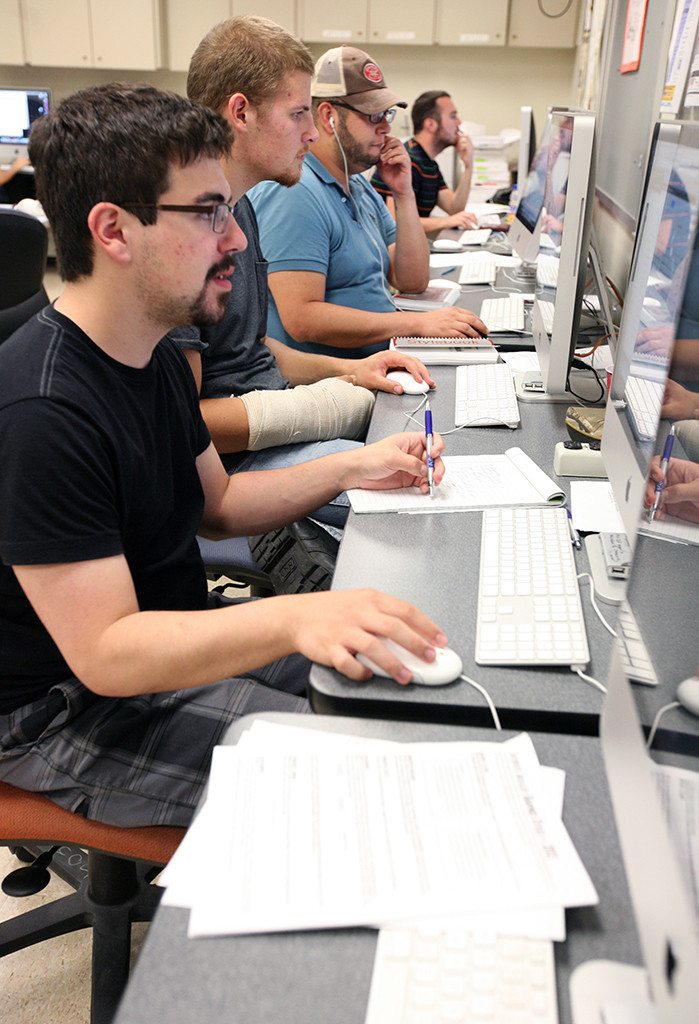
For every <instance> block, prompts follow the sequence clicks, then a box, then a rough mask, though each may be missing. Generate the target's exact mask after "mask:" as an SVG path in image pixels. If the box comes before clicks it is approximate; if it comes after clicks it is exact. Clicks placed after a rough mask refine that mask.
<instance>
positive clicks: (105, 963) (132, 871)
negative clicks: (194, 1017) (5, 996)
mask: <svg viewBox="0 0 699 1024" xmlns="http://www.w3.org/2000/svg"><path fill="white" fill-rule="evenodd" d="M77 852H80V853H81V854H82V851H77V850H76V853H77ZM82 856H84V854H82ZM152 870H153V868H152V866H151V865H144V864H139V863H137V862H136V861H134V860H128V859H126V858H123V857H116V856H114V855H112V854H108V853H103V852H101V851H97V850H90V851H89V853H88V855H87V876H86V877H84V878H83V880H82V882H80V883H79V888H78V889H77V890H76V892H74V893H71V894H69V895H68V896H64V897H63V898H61V899H58V900H54V901H53V902H51V903H47V904H46V905H44V906H41V907H37V908H36V909H35V910H30V911H28V912H26V913H24V914H20V915H18V916H17V917H14V918H12V919H11V920H10V921H5V922H3V923H2V924H0V956H6V955H7V954H9V953H15V952H16V951H17V950H19V949H25V948H26V947H27V946H31V945H34V944H35V943H37V942H43V941H45V940H46V939H51V938H55V937H56V936H58V935H66V934H68V933H69V932H73V931H78V930H79V929H81V928H89V927H91V928H92V1000H91V1012H90V1024H110V1022H111V1021H112V1019H113V1018H114V1015H115V1014H116V1010H117V1007H118V1005H119V1000H120V999H121V996H122V993H123V991H124V987H125V985H126V981H127V979H128V976H129V966H130V959H131V925H132V923H133V922H135V921H150V920H151V919H152V917H153V914H154V913H155V910H156V908H157V906H158V903H159V902H160V897H161V895H162V889H161V888H160V887H159V886H156V885H150V884H149V882H148V877H149V876H150V875H151V874H152ZM61 874H63V873H62V872H61ZM68 880H69V881H71V884H74V883H73V880H72V879H68Z"/></svg>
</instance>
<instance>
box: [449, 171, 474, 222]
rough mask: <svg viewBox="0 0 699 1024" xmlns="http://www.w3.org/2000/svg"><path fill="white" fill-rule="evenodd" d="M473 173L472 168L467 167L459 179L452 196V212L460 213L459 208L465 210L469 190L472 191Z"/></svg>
mask: <svg viewBox="0 0 699 1024" xmlns="http://www.w3.org/2000/svg"><path fill="white" fill-rule="evenodd" d="M471 174H472V168H471V167H467V168H465V170H464V173H463V174H462V175H461V180H460V181H459V184H458V185H457V187H456V191H455V192H454V195H453V197H452V201H451V210H450V213H458V212H459V210H463V208H464V207H465V206H466V203H467V201H468V196H469V192H470V191H471Z"/></svg>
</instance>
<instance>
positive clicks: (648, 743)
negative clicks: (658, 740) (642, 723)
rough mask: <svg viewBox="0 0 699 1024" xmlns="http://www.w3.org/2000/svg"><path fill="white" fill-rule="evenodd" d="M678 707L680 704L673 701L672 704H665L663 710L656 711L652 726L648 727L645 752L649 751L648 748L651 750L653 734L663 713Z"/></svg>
mask: <svg viewBox="0 0 699 1024" xmlns="http://www.w3.org/2000/svg"><path fill="white" fill-rule="evenodd" d="M679 707H681V705H680V702H679V701H678V700H673V702H672V704H666V705H665V707H664V708H660V710H659V711H658V713H657V715H656V716H655V718H654V719H653V724H652V725H651V727H650V732H649V733H648V739H647V740H646V750H650V748H651V746H652V744H653V740H654V739H655V734H656V732H657V731H658V725H659V724H660V719H661V718H662V717H663V715H664V714H665V712H666V711H672V709H673V708H679Z"/></svg>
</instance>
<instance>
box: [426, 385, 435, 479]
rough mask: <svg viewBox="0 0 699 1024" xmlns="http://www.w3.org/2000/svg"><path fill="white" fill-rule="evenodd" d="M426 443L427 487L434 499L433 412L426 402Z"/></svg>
mask: <svg viewBox="0 0 699 1024" xmlns="http://www.w3.org/2000/svg"><path fill="white" fill-rule="evenodd" d="M425 442H426V445H427V486H428V487H429V491H430V498H433V497H434V478H433V475H432V474H433V471H434V460H433V458H432V456H431V455H430V449H431V448H432V410H431V409H430V403H429V402H425Z"/></svg>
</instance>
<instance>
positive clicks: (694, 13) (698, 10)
mask: <svg viewBox="0 0 699 1024" xmlns="http://www.w3.org/2000/svg"><path fill="white" fill-rule="evenodd" d="M697 24H699V0H679V2H678V4H677V9H676V10H675V21H674V24H673V26H672V37H671V39H670V50H669V53H668V58H667V72H666V74H665V88H664V89H663V98H662V100H661V101H660V113H661V114H677V113H678V112H679V110H680V106H681V104H682V97H683V95H684V89H685V85H686V84H687V75H688V74H691V75H692V76H694V74H695V70H694V69H695V67H696V52H695V42H696V37H697ZM690 68H691V71H690Z"/></svg>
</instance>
